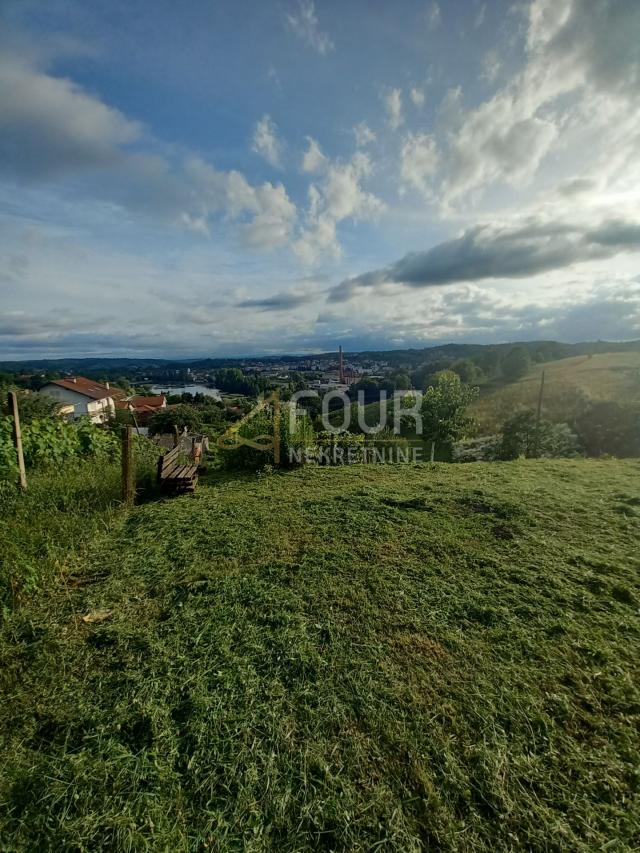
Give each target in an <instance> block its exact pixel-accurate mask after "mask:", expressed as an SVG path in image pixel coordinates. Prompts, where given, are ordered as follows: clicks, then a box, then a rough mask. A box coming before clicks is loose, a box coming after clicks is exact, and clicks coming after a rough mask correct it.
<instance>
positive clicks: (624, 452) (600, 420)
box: [574, 400, 640, 457]
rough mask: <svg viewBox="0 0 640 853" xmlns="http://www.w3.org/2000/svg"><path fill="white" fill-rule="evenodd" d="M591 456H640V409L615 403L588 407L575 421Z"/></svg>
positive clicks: (609, 401) (600, 403)
mask: <svg viewBox="0 0 640 853" xmlns="http://www.w3.org/2000/svg"><path fill="white" fill-rule="evenodd" d="M574 428H575V430H576V432H577V434H578V437H579V439H580V442H581V444H582V446H583V447H584V449H585V451H586V452H587V455H588V456H602V455H603V454H610V455H611V456H621V457H625V456H640V407H639V406H638V405H633V404H628V405H623V404H620V403H616V402H614V401H612V400H603V401H599V402H596V403H591V404H588V405H587V406H586V407H585V408H583V410H582V411H581V412H580V413H579V414H578V415H577V417H576V418H575V420H574Z"/></svg>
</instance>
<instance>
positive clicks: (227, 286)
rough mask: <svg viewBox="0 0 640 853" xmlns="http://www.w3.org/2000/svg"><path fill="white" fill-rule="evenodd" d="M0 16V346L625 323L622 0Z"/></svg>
mask: <svg viewBox="0 0 640 853" xmlns="http://www.w3.org/2000/svg"><path fill="white" fill-rule="evenodd" d="M0 14H1V16H2V17H1V20H0V31H1V32H2V35H1V36H0V290H1V292H2V295H3V301H2V304H3V311H2V316H1V317H0V357H4V358H22V357H26V356H34V357H35V356H43V357H44V356H64V355H95V354H103V355H123V354H129V355H149V356H151V355H154V356H163V355H169V356H177V357H183V356H191V355H237V354H247V353H259V352H280V351H289V352H305V351H307V352H308V351H317V350H321V349H335V347H336V346H337V344H338V343H342V344H343V346H345V347H346V348H351V349H363V348H394V347H406V346H427V345H429V344H435V343H440V342H444V341H476V342H492V341H505V340H521V339H533V338H559V339H562V340H581V339H593V338H609V339H625V338H640V264H639V263H638V261H639V256H640V192H639V189H638V187H639V182H640V153H639V152H640V109H639V107H640V4H638V3H637V2H636V0H526V2H519V0H518V2H482V0H449V2H446V3H445V2H444V0H441V2H439V3H438V2H432V0H428V2H424V0H421V2H410V1H409V0H403V1H402V2H398V3H388V2H381V0H380V2H356V0H348V2H345V0H343V2H333V0H325V2H320V0H316V2H315V3H314V2H312V0H282V2H279V3H259V2H248V0H245V2H233V3H232V2H217V3H215V2H211V0H209V2H195V0H194V2H189V3H184V4H176V3H175V2H173V3H170V2H153V3H152V2H148V0H145V2H142V0H138V2H132V0H129V1H128V2H126V3H125V2H118V0H110V2H92V3H85V2H69V0H48V2H30V0H20V2H11V0H5V2H4V3H3V6H2V12H1V13H0Z"/></svg>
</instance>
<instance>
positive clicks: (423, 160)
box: [400, 133, 439, 198]
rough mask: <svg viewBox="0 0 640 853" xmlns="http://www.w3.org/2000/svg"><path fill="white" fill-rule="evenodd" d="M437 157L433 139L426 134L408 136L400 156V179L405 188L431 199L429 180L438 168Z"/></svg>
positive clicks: (436, 148)
mask: <svg viewBox="0 0 640 853" xmlns="http://www.w3.org/2000/svg"><path fill="white" fill-rule="evenodd" d="M438 162H439V155H438V147H437V145H436V141H435V138H434V137H433V136H430V135H428V134H426V133H415V134H412V133H410V134H408V135H407V136H406V137H405V139H404V141H403V143H402V150H401V155H400V177H401V180H402V183H403V184H404V185H405V186H407V187H412V188H414V189H417V190H419V191H420V192H421V193H422V194H423V195H425V196H426V197H428V198H431V195H432V192H431V179H432V178H433V176H434V175H435V174H436V170H437V168H438Z"/></svg>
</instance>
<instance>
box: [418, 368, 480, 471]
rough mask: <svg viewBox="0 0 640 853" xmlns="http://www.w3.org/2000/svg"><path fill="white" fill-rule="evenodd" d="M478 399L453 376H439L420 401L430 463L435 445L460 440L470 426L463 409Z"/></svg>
mask: <svg viewBox="0 0 640 853" xmlns="http://www.w3.org/2000/svg"><path fill="white" fill-rule="evenodd" d="M477 396H478V389H477V388H472V387H471V386H469V385H465V384H464V383H463V382H461V381H460V378H459V377H458V376H457V375H456V374H455V373H441V374H440V375H439V376H438V378H437V380H436V383H435V384H434V385H432V386H431V387H429V388H427V390H426V391H425V394H424V397H423V398H422V410H421V411H422V422H423V429H424V432H425V434H426V435H428V436H429V437H430V438H431V461H432V462H433V460H434V458H435V452H436V443H437V442H444V443H445V444H453V442H454V441H457V440H458V439H460V438H462V437H463V436H464V434H465V432H466V431H467V430H468V429H469V427H470V426H471V424H472V423H473V418H470V417H468V416H467V414H466V409H467V406H469V404H470V403H472V402H473V400H475V398H476V397H477Z"/></svg>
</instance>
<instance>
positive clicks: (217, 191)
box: [0, 53, 297, 249]
mask: <svg viewBox="0 0 640 853" xmlns="http://www.w3.org/2000/svg"><path fill="white" fill-rule="evenodd" d="M28 55H29V54H27V56H28ZM34 61H35V60H33V59H32V60H31V62H32V64H29V63H28V61H27V58H22V57H16V56H15V55H14V54H11V53H7V55H6V56H5V57H4V58H3V60H2V61H1V62H0V172H4V173H6V174H8V175H9V176H10V177H11V178H13V179H16V178H17V179H19V180H22V181H28V182H29V183H35V182H42V181H48V182H51V181H60V180H64V179H66V178H68V177H71V176H72V177H74V178H78V177H79V178H81V181H80V182H79V183H78V187H79V188H80V189H81V190H83V191H84V192H86V193H89V194H91V195H92V196H94V197H97V198H102V199H105V200H108V201H110V202H115V203H116V204H118V205H119V206H121V207H123V208H126V209H127V210H130V211H133V212H135V213H141V214H143V215H144V216H145V217H149V218H150V219H154V220H156V221H162V222H166V223H169V224H171V225H174V226H178V227H180V228H184V229H188V230H192V231H196V232H201V233H208V232H209V228H210V225H211V222H212V219H215V217H223V218H225V219H228V220H229V221H232V222H237V224H238V228H239V229H240V232H241V234H242V236H243V237H244V238H245V240H246V242H247V243H248V244H250V245H252V246H255V247H259V248H266V249H271V248H274V247H276V246H281V245H283V244H284V243H286V242H287V241H288V240H289V238H290V237H291V234H292V230H293V227H294V224H295V220H296V217H297V211H296V208H295V205H294V204H293V202H292V201H291V200H290V199H289V197H288V196H287V193H286V190H285V188H284V187H283V186H282V184H277V185H272V184H271V183H265V184H263V185H261V186H252V185H250V184H249V183H248V182H247V180H246V179H245V178H244V176H243V175H242V174H240V173H239V172H235V171H231V172H221V171H218V170H217V169H215V168H214V167H213V166H211V165H210V164H208V163H206V162H205V161H204V160H202V159H201V158H199V157H193V156H188V155H187V156H184V157H183V158H182V159H180V158H178V157H174V158H172V159H171V160H170V159H169V158H168V156H167V155H166V154H165V153H160V152H162V146H161V145H160V144H159V143H158V142H157V140H155V139H153V137H151V136H150V135H149V134H148V133H146V132H145V130H144V128H143V127H142V126H141V125H139V124H138V123H137V122H134V121H131V120H129V119H128V118H127V117H126V116H125V115H123V114H122V113H121V112H119V111H118V110H114V109H112V108H111V107H109V106H107V105H106V104H104V103H103V102H102V101H101V100H100V99H99V98H97V97H95V96H94V95H90V94H88V93H87V92H85V91H84V90H83V89H81V88H80V87H79V86H78V85H76V84H75V83H73V82H72V81H70V80H67V79H65V78H60V77H55V76H53V75H51V74H50V73H48V72H47V71H46V70H44V69H43V68H40V67H39V66H37V65H34V64H33V62H34ZM261 124H262V127H261V128H260V125H261ZM258 127H259V128H260V132H259V133H258V132H257V134H256V140H257V144H258V145H259V147H260V149H261V153H262V154H263V155H264V156H266V157H267V158H269V157H271V158H272V159H274V158H277V155H278V154H279V142H278V140H277V138H276V136H275V128H274V126H273V123H272V122H271V120H270V119H269V117H268V116H265V117H264V119H263V121H262V123H259V126H258ZM134 142H135V143H136V149H135V150H134V149H133V148H132V146H131V143H134ZM142 149H144V150H142ZM154 149H156V150H154Z"/></svg>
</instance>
